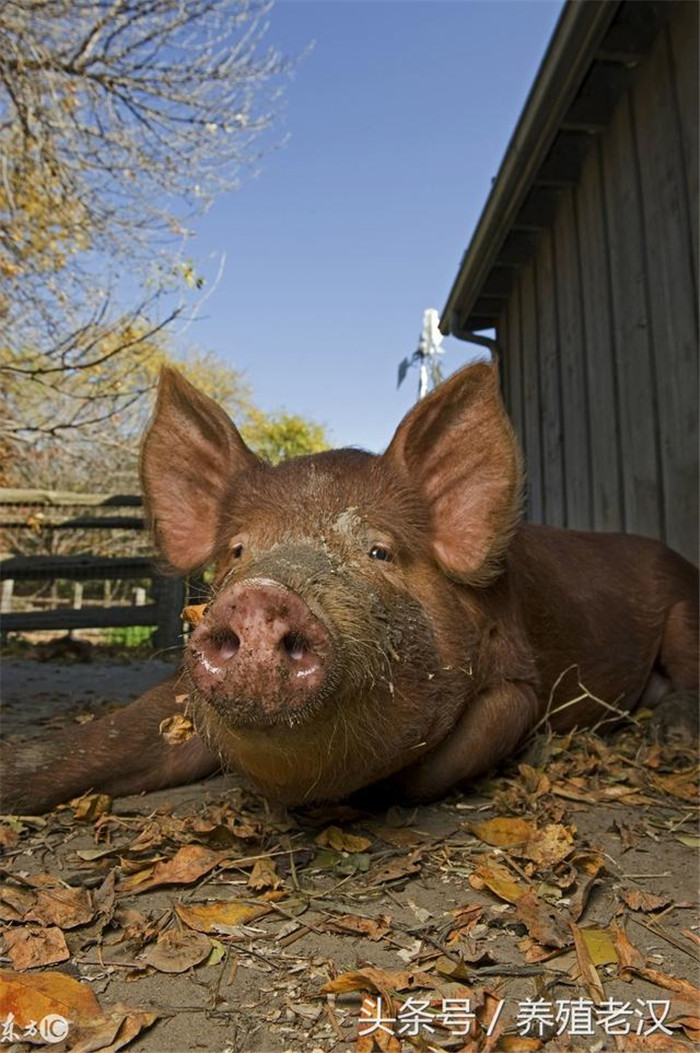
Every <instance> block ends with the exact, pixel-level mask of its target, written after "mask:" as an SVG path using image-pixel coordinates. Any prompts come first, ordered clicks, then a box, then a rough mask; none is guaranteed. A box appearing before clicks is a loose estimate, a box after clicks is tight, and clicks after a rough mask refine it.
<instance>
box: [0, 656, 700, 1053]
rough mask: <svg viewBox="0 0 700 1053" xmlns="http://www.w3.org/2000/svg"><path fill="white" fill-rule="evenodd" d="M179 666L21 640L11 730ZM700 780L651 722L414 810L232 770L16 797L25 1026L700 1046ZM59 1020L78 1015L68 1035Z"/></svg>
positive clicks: (9, 896) (17, 933)
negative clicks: (261, 783)
mask: <svg viewBox="0 0 700 1053" xmlns="http://www.w3.org/2000/svg"><path fill="white" fill-rule="evenodd" d="M170 669H171V666H170V665H169V664H168V663H166V662H158V661H148V662H146V661H140V662H134V663H129V664H125V663H124V662H122V661H118V660H112V661H109V662H103V661H93V662H92V663H91V664H86V665H80V664H76V665H70V664H63V663H58V662H56V663H40V662H35V661H29V660H27V659H8V660H6V661H5V662H3V667H2V681H3V698H4V709H3V713H4V716H3V732H4V734H5V735H8V736H14V735H20V736H21V735H24V734H29V733H36V732H38V731H42V732H46V731H47V729H49V728H51V727H55V726H59V725H61V724H65V723H66V722H68V721H71V720H85V719H91V718H92V716H93V714H99V713H100V712H103V711H104V708H105V706H107V705H111V704H114V703H117V702H124V701H127V700H128V699H129V698H131V697H134V696H136V695H137V694H138V693H140V691H142V690H143V689H145V688H146V687H147V686H149V685H150V684H152V683H155V682H156V681H157V680H158V679H160V678H161V677H162V676H164V675H167V673H168V672H169V671H170ZM134 748H138V743H135V744H134ZM697 777H698V763H697V756H696V755H691V754H688V753H687V752H686V753H671V752H668V751H665V750H663V749H661V748H659V747H658V746H657V745H655V744H654V743H653V742H652V740H651V739H650V738H649V737H648V736H647V735H646V734H645V730H644V724H643V722H642V723H641V724H639V725H628V726H627V727H625V728H624V729H622V730H621V731H617V732H615V733H614V735H606V736H604V737H598V736H597V735H592V734H576V735H573V736H570V737H568V738H567V739H565V740H562V739H550V738H547V737H542V738H541V739H538V740H537V741H536V742H534V743H533V744H531V746H530V747H529V750H528V751H527V752H526V753H525V754H524V755H523V756H521V757H520V758H518V759H517V761H516V762H514V763H513V764H512V765H511V766H510V767H509V768H508V769H507V770H505V771H501V772H499V773H497V775H496V776H494V777H492V778H491V779H490V780H488V781H486V782H483V783H482V784H480V785H479V786H478V787H476V788H475V791H474V793H473V794H469V795H465V794H458V793H455V794H453V795H451V796H450V797H449V798H448V799H446V800H444V801H441V802H440V803H437V804H435V805H431V806H426V807H421V808H417V809H411V810H407V809H402V808H400V807H394V808H392V809H390V810H389V811H388V812H387V811H383V812H381V813H376V814H373V813H367V812H358V811H356V810H353V809H350V808H349V807H347V806H342V805H341V806H332V807H325V808H306V809H298V810H294V811H292V812H285V811H284V810H281V809H279V808H277V807H275V806H274V805H272V804H268V803H267V802H266V801H265V800H263V799H262V798H261V797H260V796H259V795H257V794H256V793H255V792H253V791H252V790H251V789H250V788H248V787H246V786H244V785H243V784H242V783H241V782H240V780H237V779H236V778H235V777H233V776H230V777H228V776H227V777H217V778H213V779H210V780H207V781H206V782H202V783H199V784H196V785H192V786H188V787H183V788H180V789H177V790H171V791H164V792H160V793H155V794H148V795H145V796H141V797H129V798H122V799H119V800H115V801H112V802H110V801H109V800H108V799H104V798H101V797H99V796H98V795H89V796H87V797H86V798H82V799H80V801H78V802H73V804H72V805H71V806H67V807H64V808H62V809H58V810H57V811H55V812H53V813H52V814H51V815H49V816H46V817H42V818H32V817H9V816H4V817H2V819H1V820H0V845H1V846H3V849H4V851H3V858H2V863H1V866H2V870H3V874H2V879H3V884H2V888H1V889H0V925H1V926H2V928H3V929H4V949H3V950H2V952H1V953H2V969H3V970H4V972H2V973H1V974H0V1029H3V1028H4V1034H3V1035H2V1036H1V1037H4V1038H5V1040H6V1041H8V1042H10V1043H11V1042H12V1041H14V1042H15V1043H16V1044H15V1045H14V1048H15V1049H17V1050H21V1049H24V1048H27V1049H28V1048H32V1044H33V1048H36V1046H37V1045H39V1046H42V1047H43V1048H52V1049H56V1050H63V1049H66V1050H74V1051H76V1050H77V1051H79V1053H87V1051H88V1050H101V1049H110V1050H112V1049H113V1050H116V1049H118V1048H121V1047H122V1045H124V1044H128V1048H129V1050H133V1051H134V1053H135V1051H143V1053H156V1051H159V1053H160V1051H163V1053H166V1051H167V1053H177V1051H180V1050H182V1051H189V1050H227V1051H231V1053H234V1051H236V1053H248V1051H250V1053H282V1051H292V1053H316V1051H331V1050H334V1051H343V1050H356V1051H357V1053H372V1051H373V1050H384V1051H387V1050H388V1051H391V1053H398V1051H399V1050H402V1049H406V1050H417V1051H423V1050H432V1049H444V1050H449V1051H458V1050H460V1051H464V1053H467V1051H476V1050H494V1051H496V1053H497V1051H505V1050H521V1049H522V1050H532V1049H544V1050H546V1051H547V1053H557V1051H564V1050H592V1051H596V1053H597V1051H599V1050H658V1051H674V1050H691V1049H693V1048H698V1046H697V1043H698V1039H699V1038H700V1005H699V1004H698V995H699V992H698V989H697V984H698V962H699V961H700V917H699V915H698V846H699V845H700V839H699V838H698V829H697V818H698V797H697ZM10 1014H13V1018H12V1020H10V1021H9V1025H14V1034H12V1033H11V1031H12V1027H11V1026H8V1018H9V1016H10ZM56 1017H58V1018H59V1020H60V1019H61V1018H66V1019H68V1020H69V1021H70V1024H69V1031H68V1035H67V1038H65V1039H64V1040H63V1041H61V1042H56V1041H54V1042H49V1041H47V1030H46V1029H47V1028H49V1026H51V1027H53V1026H54V1025H47V1024H46V1023H45V1021H46V1020H47V1019H49V1018H51V1019H55V1018H56ZM32 1020H34V1021H35V1022H36V1021H38V1022H39V1023H40V1024H41V1028H43V1031H41V1033H40V1032H39V1031H37V1030H36V1026H37V1025H36V1023H35V1025H34V1026H35V1032H34V1033H33V1034H32V1033H31V1029H32V1024H31V1021H32ZM28 1032H29V1033H28ZM362 1032H364V1034H363V1033H362ZM42 1035H43V1037H42ZM49 1037H53V1038H55V1037H60V1034H59V1033H54V1034H53V1035H50V1036H49Z"/></svg>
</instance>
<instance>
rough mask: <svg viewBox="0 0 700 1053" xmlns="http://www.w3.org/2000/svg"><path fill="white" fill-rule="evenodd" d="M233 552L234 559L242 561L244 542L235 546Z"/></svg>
mask: <svg viewBox="0 0 700 1053" xmlns="http://www.w3.org/2000/svg"><path fill="white" fill-rule="evenodd" d="M231 552H232V553H233V558H234V559H240V558H241V556H242V555H243V542H241V541H239V542H238V544H237V545H234V546H233V548H232V549H231Z"/></svg>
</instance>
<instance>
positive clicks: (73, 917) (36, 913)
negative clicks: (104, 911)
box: [25, 886, 95, 929]
mask: <svg viewBox="0 0 700 1053" xmlns="http://www.w3.org/2000/svg"><path fill="white" fill-rule="evenodd" d="M94 915H95V909H94V907H93V905H92V898H91V896H90V893H89V892H88V891H87V889H84V888H64V887H62V886H61V887H59V888H52V889H40V890H39V891H38V892H37V894H36V902H35V903H34V905H33V906H32V908H31V910H29V911H28V912H27V914H26V916H25V920H26V921H37V922H39V924H41V925H58V927H59V928H61V929H74V928H75V927H76V926H77V925H87V923H88V922H90V921H92V919H93V917H94Z"/></svg>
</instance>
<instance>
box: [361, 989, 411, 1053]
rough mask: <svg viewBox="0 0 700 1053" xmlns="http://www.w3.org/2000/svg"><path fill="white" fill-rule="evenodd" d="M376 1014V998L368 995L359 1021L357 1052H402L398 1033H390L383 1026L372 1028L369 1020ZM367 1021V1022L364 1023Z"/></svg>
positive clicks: (363, 1002) (364, 1000)
mask: <svg viewBox="0 0 700 1053" xmlns="http://www.w3.org/2000/svg"><path fill="white" fill-rule="evenodd" d="M382 1009H383V1007H382ZM376 1015H377V1005H376V1000H375V999H374V998H371V997H369V995H368V996H366V997H365V998H363V999H362V1008H361V1010H360V1016H359V1018H358V1023H357V1039H356V1041H355V1053H401V1041H400V1040H399V1039H398V1038H397V1037H396V1035H394V1034H390V1033H389V1032H388V1031H384V1030H382V1029H381V1028H377V1029H376V1030H371V1029H370V1026H369V1022H370V1021H371V1020H372V1019H374V1018H375V1017H376ZM365 1021H366V1022H367V1023H364V1022H365ZM363 1023H364V1027H363Z"/></svg>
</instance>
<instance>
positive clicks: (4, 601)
mask: <svg viewBox="0 0 700 1053" xmlns="http://www.w3.org/2000/svg"><path fill="white" fill-rule="evenodd" d="M14 589H15V583H14V581H13V579H12V578H5V579H4V580H3V583H2V594H1V595H0V611H2V613H3V614H10V612H11V611H12V594H13V592H14Z"/></svg>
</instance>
